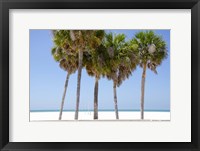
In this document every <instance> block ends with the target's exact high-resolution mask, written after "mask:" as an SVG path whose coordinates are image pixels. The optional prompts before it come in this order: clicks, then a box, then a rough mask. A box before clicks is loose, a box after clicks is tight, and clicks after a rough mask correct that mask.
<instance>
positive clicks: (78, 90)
mask: <svg viewBox="0 0 200 151" xmlns="http://www.w3.org/2000/svg"><path fill="white" fill-rule="evenodd" d="M82 61H83V51H82V50H79V60H78V62H79V63H78V78H77V91H76V111H75V118H74V119H75V120H78V112H79V102H80V89H81V72H82Z"/></svg>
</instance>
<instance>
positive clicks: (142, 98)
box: [140, 63, 147, 119]
mask: <svg viewBox="0 0 200 151" xmlns="http://www.w3.org/2000/svg"><path fill="white" fill-rule="evenodd" d="M146 68H147V64H146V63H144V64H143V72H142V83H141V104H140V105H141V106H140V109H141V119H144V90H145V78H146Z"/></svg>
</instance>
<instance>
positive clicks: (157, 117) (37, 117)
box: [30, 111, 170, 122]
mask: <svg viewBox="0 0 200 151" xmlns="http://www.w3.org/2000/svg"><path fill="white" fill-rule="evenodd" d="M74 114H75V113H74V112H63V115H62V121H67V120H70V121H71V120H74ZM98 116H99V118H98V120H116V119H115V112H110V111H101V112H99V113H98ZM58 117H59V112H30V121H31V122H34V121H59V120H58ZM79 120H93V112H92V111H88V112H79ZM119 120H135V121H143V120H140V112H139V111H138V112H136V111H134V112H124V111H119ZM144 121H170V112H152V111H150V112H147V111H146V112H144Z"/></svg>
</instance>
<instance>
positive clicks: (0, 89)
mask: <svg viewBox="0 0 200 151" xmlns="http://www.w3.org/2000/svg"><path fill="white" fill-rule="evenodd" d="M4 3H5V2H4ZM10 4H11V3H10ZM190 4H194V2H193V3H190ZM38 5H39V4H38ZM11 6H15V5H11ZM19 6H20V3H19V4H18V5H17V7H19ZM192 6H193V7H192V8H191V11H192V12H191V13H192V18H191V22H192V26H191V27H192V33H191V34H192V37H191V38H192V43H191V44H192V50H195V49H198V51H195V52H194V53H195V55H192V65H195V66H192V85H193V86H192V90H193V91H192V97H193V98H198V101H199V99H200V93H198V90H199V86H200V79H199V78H200V77H199V76H200V69H199V68H200V59H198V58H200V53H199V51H200V2H199V1H198V2H195V4H194V5H192ZM22 7H24V6H22ZM33 7H37V5H36V4H35V5H34V6H33ZM84 7H85V6H84ZM90 7H92V6H90ZM185 7H186V6H185ZM0 11H1V12H0V33H2V34H1V35H0V83H1V84H0V149H2V151H8V150H10V151H11V150H12V151H15V150H24V151H25V150H29V151H32V150H37V151H39V150H49V149H53V150H54V149H55V150H58V149H66V150H68V151H70V150H74V151H75V150H76V151H79V150H80V151H83V150H96V151H98V150H102V149H103V150H123V149H124V150H125V149H126V150H127V151H128V150H132V149H130V148H129V147H130V146H131V145H127V147H126V148H122V146H123V145H122V146H121V147H119V148H118V149H117V148H116V149H113V148H111V146H109V145H108V148H106V149H105V148H102V145H103V144H98V143H91V144H92V147H89V143H86V144H85V145H84V144H83V143H77V144H75V143H70V144H68V145H65V144H63V143H52V145H50V144H49V143H28V142H27V143H12V142H9V139H8V138H9V120H8V117H9V104H8V103H6V99H8V98H9V93H8V92H9V83H7V82H9V70H8V69H9V62H7V59H8V60H9V52H8V51H5V50H9V33H7V30H8V31H9V26H7V27H6V22H9V13H7V11H8V12H9V7H8V6H7V5H6V6H3V5H2V1H1V0H0ZM7 28H8V29H7ZM3 29H4V30H3ZM3 39H6V40H4V42H5V41H7V42H6V43H2V42H3ZM3 50H4V51H3ZM3 56H6V57H3ZM197 80H198V81H197ZM196 83H198V84H196ZM193 109H194V110H193ZM198 109H200V103H199V102H195V103H193V104H192V127H191V128H192V134H195V133H196V135H192V143H190V144H187V143H186V144H184V147H186V148H183V147H180V148H178V147H175V146H174V145H172V146H171V147H170V146H167V144H168V143H160V145H159V146H161V144H162V145H164V144H165V145H166V148H165V151H168V150H170V151H200V139H199V138H200V130H199V126H200V120H199V118H200V111H198ZM197 113H198V114H197ZM193 115H195V116H193ZM197 122H198V123H197ZM195 123H196V124H195ZM194 130H195V131H194ZM104 144H107V143H104ZM177 144H180V143H177ZM79 145H80V146H79ZM124 145H125V144H124ZM140 145H141V144H140ZM140 145H135V147H136V148H135V149H134V150H135V151H137V150H140V151H143V149H141V148H140V147H139V146H140ZM73 146H75V147H76V146H77V148H75V147H73ZM78 146H79V147H78ZM87 146H88V148H87ZM94 146H96V147H99V149H98V148H93V147H94ZM29 147H31V148H29ZM64 147H65V148H64ZM147 147H152V148H151V149H148V151H153V150H162V149H164V148H159V147H156V148H153V146H152V145H151V144H148V143H147ZM147 147H146V148H147ZM144 150H147V149H144Z"/></svg>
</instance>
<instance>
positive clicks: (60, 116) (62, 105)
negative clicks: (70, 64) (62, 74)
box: [59, 73, 70, 120]
mask: <svg viewBox="0 0 200 151" xmlns="http://www.w3.org/2000/svg"><path fill="white" fill-rule="evenodd" d="M69 77H70V74H69V73H67V77H66V81H65V87H64V92H63V97H62V102H61V107H60V115H59V120H61V119H62V112H63V107H64V102H65V95H66V92H67V86H68V81H69Z"/></svg>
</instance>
